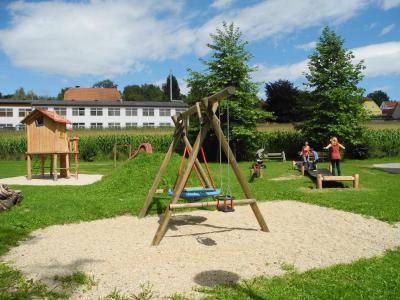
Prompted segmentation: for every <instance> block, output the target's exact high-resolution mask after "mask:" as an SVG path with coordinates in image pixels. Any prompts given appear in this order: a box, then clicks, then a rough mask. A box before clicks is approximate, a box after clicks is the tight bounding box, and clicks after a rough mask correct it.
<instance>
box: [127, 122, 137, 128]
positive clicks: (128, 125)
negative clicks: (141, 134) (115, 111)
mask: <svg viewBox="0 0 400 300" xmlns="http://www.w3.org/2000/svg"><path fill="white" fill-rule="evenodd" d="M125 127H126V128H134V127H138V123H126V124H125Z"/></svg>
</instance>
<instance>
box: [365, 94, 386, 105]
mask: <svg viewBox="0 0 400 300" xmlns="http://www.w3.org/2000/svg"><path fill="white" fill-rule="evenodd" d="M367 97H368V98H371V99H372V100H374V101H375V103H376V104H378V106H381V104H382V102H383V101H389V96H388V95H387V94H386V93H385V92H384V91H381V90H377V91H373V92H372V93H369V94H368V95H367Z"/></svg>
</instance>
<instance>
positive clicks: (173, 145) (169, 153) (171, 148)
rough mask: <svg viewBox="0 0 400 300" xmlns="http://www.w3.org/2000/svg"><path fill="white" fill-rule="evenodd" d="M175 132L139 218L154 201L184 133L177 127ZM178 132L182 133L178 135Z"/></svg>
mask: <svg viewBox="0 0 400 300" xmlns="http://www.w3.org/2000/svg"><path fill="white" fill-rule="evenodd" d="M175 133H176V135H175V137H174V139H173V141H172V143H171V145H170V146H169V149H168V151H167V153H166V154H165V157H164V160H163V162H162V164H161V166H160V169H159V171H158V173H157V175H156V177H155V178H154V180H153V185H152V186H151V188H150V190H149V193H148V194H147V197H146V200H145V201H144V204H143V207H142V209H141V211H140V213H139V218H143V217H144V216H145V215H146V213H147V210H148V209H149V207H150V204H151V202H152V201H153V197H154V194H155V192H156V190H157V188H158V186H159V184H160V182H161V179H162V176H163V174H164V172H165V170H166V168H167V166H168V163H169V161H170V160H171V157H172V154H173V153H174V151H175V148H176V145H177V144H178V142H179V138H180V136H181V134H182V131H180V130H178V128H176V129H175ZM178 133H180V134H179V135H178Z"/></svg>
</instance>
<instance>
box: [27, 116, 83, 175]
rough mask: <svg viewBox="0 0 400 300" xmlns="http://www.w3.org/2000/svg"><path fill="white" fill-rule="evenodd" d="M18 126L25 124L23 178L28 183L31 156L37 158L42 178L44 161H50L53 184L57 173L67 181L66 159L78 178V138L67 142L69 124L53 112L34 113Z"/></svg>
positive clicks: (68, 139)
mask: <svg viewBox="0 0 400 300" xmlns="http://www.w3.org/2000/svg"><path fill="white" fill-rule="evenodd" d="M21 123H24V124H26V133H27V138H26V143H27V151H26V168H27V174H26V175H27V178H28V179H29V180H31V179H32V161H33V157H34V156H35V155H37V156H39V157H40V173H41V175H42V177H44V175H45V162H46V159H47V158H48V157H49V158H50V166H49V169H50V176H51V177H52V178H53V179H54V180H57V177H58V172H59V173H60V175H59V176H60V177H63V178H69V177H70V173H71V162H70V155H73V156H74V160H75V178H76V179H77V178H78V153H79V152H78V137H77V136H75V137H74V138H72V139H70V138H68V134H67V124H70V121H68V120H67V119H66V118H64V117H63V116H60V115H59V114H57V113H56V112H54V111H48V110H46V109H35V110H34V111H33V112H31V113H30V114H29V115H27V116H26V117H25V118H24V119H23V120H22V121H21ZM58 160H59V161H60V163H59V164H58Z"/></svg>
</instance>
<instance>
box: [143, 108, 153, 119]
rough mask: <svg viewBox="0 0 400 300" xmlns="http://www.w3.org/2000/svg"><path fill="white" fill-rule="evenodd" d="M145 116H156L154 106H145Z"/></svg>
mask: <svg viewBox="0 0 400 300" xmlns="http://www.w3.org/2000/svg"><path fill="white" fill-rule="evenodd" d="M143 116H144V117H152V116H154V108H147V107H145V108H143Z"/></svg>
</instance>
